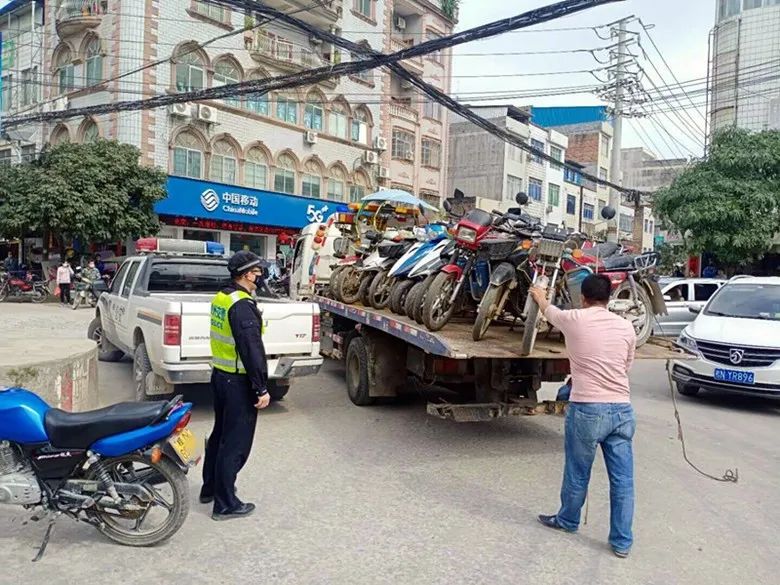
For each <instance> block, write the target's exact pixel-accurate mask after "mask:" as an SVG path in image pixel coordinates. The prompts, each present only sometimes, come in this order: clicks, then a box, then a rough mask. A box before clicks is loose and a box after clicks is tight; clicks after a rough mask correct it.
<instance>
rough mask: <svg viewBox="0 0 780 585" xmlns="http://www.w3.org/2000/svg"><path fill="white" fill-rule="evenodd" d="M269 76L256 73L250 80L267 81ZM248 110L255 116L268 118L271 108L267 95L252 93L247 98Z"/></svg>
mask: <svg viewBox="0 0 780 585" xmlns="http://www.w3.org/2000/svg"><path fill="white" fill-rule="evenodd" d="M267 77H268V75H267V74H265V73H263V72H259V71H258V72H255V73H253V74H252V75H250V76H249V79H265V78H267ZM246 109H247V110H249V111H250V112H254V113H255V114H260V115H262V116H268V115H269V114H270V112H271V108H270V106H269V104H268V94H267V93H251V94H248V95H247V96H246Z"/></svg>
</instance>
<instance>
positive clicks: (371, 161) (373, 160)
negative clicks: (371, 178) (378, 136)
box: [363, 150, 379, 165]
mask: <svg viewBox="0 0 780 585" xmlns="http://www.w3.org/2000/svg"><path fill="white" fill-rule="evenodd" d="M363 162H364V163H366V164H367V165H375V164H377V163H378V162H379V155H378V154H377V153H375V152H374V151H373V150H367V151H366V153H365V154H364V155H363Z"/></svg>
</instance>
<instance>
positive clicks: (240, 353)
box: [200, 251, 270, 520]
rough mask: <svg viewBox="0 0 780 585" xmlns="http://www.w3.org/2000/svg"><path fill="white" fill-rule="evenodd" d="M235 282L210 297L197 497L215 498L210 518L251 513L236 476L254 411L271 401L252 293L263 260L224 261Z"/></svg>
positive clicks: (246, 256)
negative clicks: (207, 403)
mask: <svg viewBox="0 0 780 585" xmlns="http://www.w3.org/2000/svg"><path fill="white" fill-rule="evenodd" d="M228 270H229V271H230V277H231V279H232V281H233V283H232V284H231V285H230V286H228V287H226V288H224V289H222V290H221V291H220V292H218V293H217V296H216V297H214V300H213V301H212V302H211V356H212V357H211V363H212V366H213V371H212V374H211V388H212V390H213V392H214V430H213V431H212V432H211V435H210V436H209V440H208V443H207V444H206V458H205V461H204V464H203V488H202V489H201V491H200V501H201V503H203V504H208V503H211V502H212V501H213V502H214V509H213V512H212V515H211V517H212V518H213V519H214V520H227V519H230V518H240V517H242V516H248V515H249V514H251V513H252V512H253V511H254V509H255V505H254V504H251V503H244V502H242V501H241V500H239V499H238V498H237V497H236V488H235V483H236V476H237V475H238V472H239V471H240V470H241V468H242V467H243V466H244V463H246V461H247V458H248V457H249V452H250V450H251V448H252V439H253V438H254V434H255V425H256V424H257V411H258V410H259V409H262V408H265V407H266V406H268V403H269V402H270V396H269V395H268V390H267V388H266V383H267V380H268V369H267V366H266V360H265V348H264V347H263V340H262V332H261V329H262V323H263V320H262V316H261V315H260V311H259V310H258V308H257V305H256V304H255V302H254V300H253V299H252V295H251V293H253V292H254V291H255V290H256V289H257V287H258V286H262V284H263V270H262V268H261V260H260V258H258V257H257V255H255V254H253V253H252V252H245V251H241V252H237V253H236V254H234V255H233V257H232V258H231V259H230V261H229V262H228Z"/></svg>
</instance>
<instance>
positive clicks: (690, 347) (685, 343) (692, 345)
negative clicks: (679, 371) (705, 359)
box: [677, 331, 699, 354]
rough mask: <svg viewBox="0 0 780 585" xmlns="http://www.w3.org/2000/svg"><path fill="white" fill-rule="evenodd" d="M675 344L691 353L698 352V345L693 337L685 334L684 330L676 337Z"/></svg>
mask: <svg viewBox="0 0 780 585" xmlns="http://www.w3.org/2000/svg"><path fill="white" fill-rule="evenodd" d="M677 345H679V346H680V347H682V348H683V349H684V350H686V351H689V352H691V353H695V354H698V353H699V346H698V345H696V340H695V339H694V338H693V337H690V336H689V335H686V333H685V331H683V332H682V333H680V337H678V338H677Z"/></svg>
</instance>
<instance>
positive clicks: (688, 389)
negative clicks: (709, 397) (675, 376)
mask: <svg viewBox="0 0 780 585" xmlns="http://www.w3.org/2000/svg"><path fill="white" fill-rule="evenodd" d="M677 391H678V392H679V393H680V394H682V395H683V396H696V395H697V394H698V393H699V387H698V386H686V385H685V384H680V383H679V382H677Z"/></svg>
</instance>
